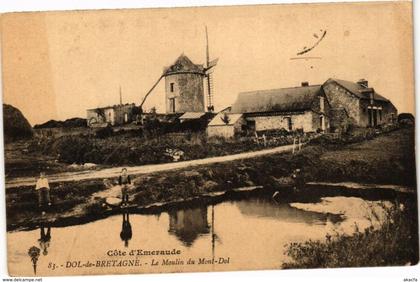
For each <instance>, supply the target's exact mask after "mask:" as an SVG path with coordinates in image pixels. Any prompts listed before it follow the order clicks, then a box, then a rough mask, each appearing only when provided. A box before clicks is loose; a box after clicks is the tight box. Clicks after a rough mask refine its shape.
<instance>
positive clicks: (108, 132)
mask: <svg viewBox="0 0 420 282" xmlns="http://www.w3.org/2000/svg"><path fill="white" fill-rule="evenodd" d="M113 133H114V130H112V127H111V126H106V127H104V128H101V129H98V130H97V131H96V132H95V136H96V138H107V137H110V136H112V135H113Z"/></svg>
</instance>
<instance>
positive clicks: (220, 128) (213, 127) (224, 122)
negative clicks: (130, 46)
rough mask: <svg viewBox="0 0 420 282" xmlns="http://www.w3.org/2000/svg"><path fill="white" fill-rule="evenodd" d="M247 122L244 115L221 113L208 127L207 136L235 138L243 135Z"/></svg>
mask: <svg viewBox="0 0 420 282" xmlns="http://www.w3.org/2000/svg"><path fill="white" fill-rule="evenodd" d="M244 125H245V120H244V118H243V115H242V114H233V113H229V112H219V113H218V114H217V115H216V116H215V117H214V118H213V119H212V120H211V121H210V123H209V124H208V126H207V136H209V137H212V136H218V137H224V138H233V137H235V136H237V135H239V134H241V132H242V130H243V126H244Z"/></svg>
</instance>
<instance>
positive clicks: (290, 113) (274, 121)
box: [231, 82, 330, 132]
mask: <svg viewBox="0 0 420 282" xmlns="http://www.w3.org/2000/svg"><path fill="white" fill-rule="evenodd" d="M231 112H232V113H234V114H242V115H243V117H244V119H245V121H246V127H247V129H248V130H250V131H251V132H252V131H254V132H255V131H256V132H259V131H266V130H279V129H285V130H287V131H295V130H302V131H303V132H315V131H328V129H329V127H330V120H329V117H330V104H329V102H328V99H327V97H326V96H325V93H324V91H323V89H322V86H321V85H309V84H308V83H307V82H303V83H302V85H301V86H300V87H290V88H279V89H271V90H257V91H250V92H243V93H239V95H238V98H237V100H236V101H235V103H234V104H233V105H232V111H231Z"/></svg>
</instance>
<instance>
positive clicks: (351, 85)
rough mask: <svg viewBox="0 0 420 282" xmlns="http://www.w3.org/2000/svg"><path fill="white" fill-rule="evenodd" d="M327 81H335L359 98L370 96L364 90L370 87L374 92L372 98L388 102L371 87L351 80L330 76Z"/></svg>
mask: <svg viewBox="0 0 420 282" xmlns="http://www.w3.org/2000/svg"><path fill="white" fill-rule="evenodd" d="M328 81H335V82H336V83H337V84H339V85H341V86H342V87H344V88H345V89H347V90H348V91H350V92H351V93H352V94H353V95H355V96H356V97H358V98H359V99H370V96H369V95H366V90H367V89H372V90H373V92H374V95H373V97H374V100H378V101H385V102H389V100H388V99H387V98H385V97H383V96H381V95H380V94H379V93H378V92H376V91H375V90H374V89H373V88H367V87H364V86H362V85H359V84H358V83H356V82H351V81H347V80H342V79H336V78H330V79H328V80H327V82H328Z"/></svg>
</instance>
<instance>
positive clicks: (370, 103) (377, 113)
mask: <svg viewBox="0 0 420 282" xmlns="http://www.w3.org/2000/svg"><path fill="white" fill-rule="evenodd" d="M322 88H323V90H324V93H325V95H326V96H327V98H328V101H329V102H330V104H331V107H333V108H340V107H341V108H344V109H345V110H346V112H347V114H348V116H349V119H350V122H351V123H353V124H354V125H356V126H361V127H375V126H378V125H382V124H386V123H393V122H395V121H396V118H397V109H396V108H395V106H394V105H393V104H392V102H391V101H390V100H388V99H386V98H385V97H383V96H381V95H380V94H378V93H377V92H376V91H375V90H374V89H373V88H371V87H369V84H368V81H367V80H365V79H361V80H359V81H358V82H356V83H355V82H350V81H346V80H341V79H332V78H330V79H328V80H327V81H326V82H325V83H324V84H323V85H322Z"/></svg>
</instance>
